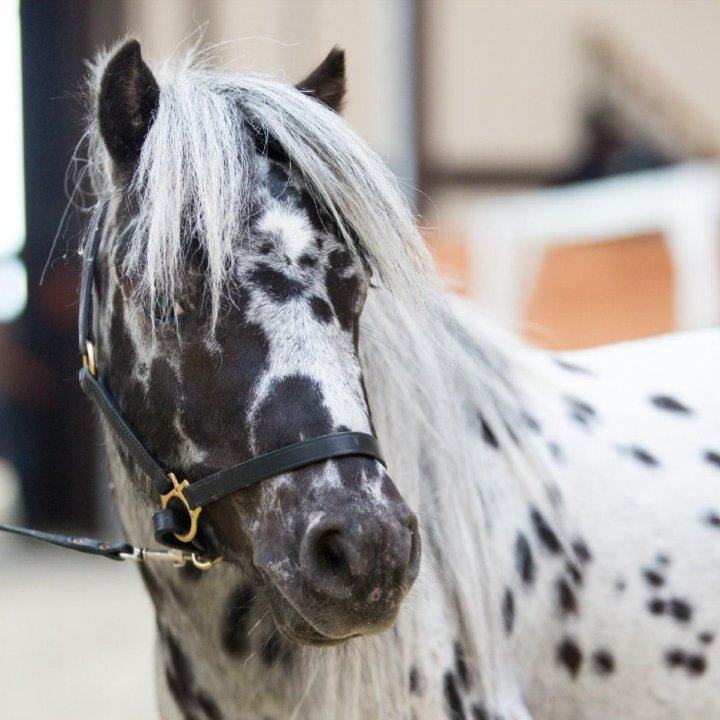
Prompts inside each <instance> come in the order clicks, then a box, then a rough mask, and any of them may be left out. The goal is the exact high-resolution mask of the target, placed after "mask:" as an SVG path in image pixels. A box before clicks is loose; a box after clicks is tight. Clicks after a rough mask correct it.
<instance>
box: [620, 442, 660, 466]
mask: <svg viewBox="0 0 720 720" xmlns="http://www.w3.org/2000/svg"><path fill="white" fill-rule="evenodd" d="M627 453H628V455H630V457H631V458H633V459H634V460H637V461H638V462H640V463H642V464H643V465H647V466H648V467H657V466H658V465H659V464H660V463H659V461H658V459H657V458H656V457H655V456H654V455H652V454H651V453H649V452H648V451H647V450H645V449H644V448H641V447H637V446H632V447H629V448H628V449H627Z"/></svg>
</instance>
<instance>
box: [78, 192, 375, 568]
mask: <svg viewBox="0 0 720 720" xmlns="http://www.w3.org/2000/svg"><path fill="white" fill-rule="evenodd" d="M106 213H107V203H105V205H104V206H103V207H102V209H101V210H100V211H98V212H96V214H95V221H94V226H93V227H92V229H91V232H90V240H89V242H88V244H87V245H86V248H85V252H84V257H83V266H82V278H81V286H80V315H79V341H80V352H81V354H82V358H83V367H82V369H81V370H80V386H81V387H82V389H83V391H84V392H85V394H86V395H88V397H90V399H91V400H92V401H93V402H94V403H95V405H96V406H97V408H98V409H99V410H100V412H101V413H102V415H103V416H104V417H105V419H106V420H107V422H108V424H109V425H110V427H111V428H112V429H113V430H114V431H115V434H116V435H117V437H118V439H119V440H120V442H121V443H122V445H123V447H124V448H125V450H127V452H128V453H129V454H130V455H131V457H132V458H133V459H134V460H135V462H136V463H137V465H138V466H139V467H140V469H141V470H142V471H143V472H144V473H145V474H146V475H147V476H148V477H149V479H150V480H151V482H152V485H153V487H154V488H155V490H156V491H157V493H158V495H159V501H160V505H161V509H159V510H157V511H156V512H155V513H154V514H153V526H154V534H155V539H156V540H157V541H158V542H159V543H162V544H163V545H167V546H168V547H171V548H176V549H180V550H184V551H187V552H193V551H194V553H195V555H194V556H193V562H195V558H200V557H205V555H206V551H205V548H204V547H203V546H202V543H201V542H200V540H199V537H198V534H197V533H198V518H199V516H200V513H201V512H202V509H203V508H204V507H205V506H206V505H208V504H210V503H213V502H215V501H217V500H220V499H222V498H224V497H227V496H228V495H231V494H232V493H234V492H236V491H238V490H242V489H244V488H248V487H251V486H253V485H257V484H258V483H260V482H262V481H263V480H267V479H268V478H271V477H275V476H277V475H281V474H282V473H286V472H291V471H293V470H297V469H299V468H303V467H306V466H308V465H312V464H315V463H319V462H322V461H324V460H330V459H333V458H339V457H344V456H348V455H361V456H365V457H370V458H374V459H375V460H378V461H379V462H380V463H382V464H383V465H385V461H384V460H383V457H382V453H381V451H380V446H379V444H378V441H377V438H375V437H374V436H372V435H368V434H367V433H362V432H351V431H348V432H337V433H332V434H330V435H323V436H320V437H314V438H310V439H308V440H303V441H301V442H298V443H295V444H293V445H288V446H285V447H282V448H279V449H277V450H273V451H271V452H268V453H265V454H263V455H259V456H257V457H255V458H252V459H250V460H247V461H245V462H242V463H239V464H237V465H234V466H232V467H230V468H226V469H224V470H220V471H218V472H216V473H213V474H211V475H206V476H205V477H202V478H198V479H196V480H194V481H192V482H191V481H190V480H187V479H184V480H182V481H179V480H178V479H177V477H176V475H175V473H173V472H171V471H170V470H169V469H167V468H165V467H164V466H163V465H161V464H160V463H159V462H158V460H156V459H155V458H154V457H153V456H152V455H151V453H150V452H149V451H148V450H147V448H146V447H145V446H144V445H143V443H142V441H141V440H140V439H139V438H138V436H137V434H136V433H135V431H134V430H133V429H132V427H131V425H130V424H129V423H128V421H127V420H126V419H125V417H124V415H123V414H122V411H121V410H120V408H119V407H118V406H117V404H116V403H115V400H114V399H113V397H112V395H111V394H110V392H109V390H108V389H107V387H106V386H105V384H104V383H103V381H102V376H101V374H100V373H99V370H98V365H97V352H96V343H95V337H94V333H93V284H94V276H95V263H96V259H97V256H98V252H99V248H100V242H101V239H102V234H103V227H104V220H105V215H106ZM216 560H219V559H216ZM214 562H215V561H209V563H210V564H214ZM196 564H197V563H196ZM202 564H203V563H200V565H202ZM206 564H207V563H206Z"/></svg>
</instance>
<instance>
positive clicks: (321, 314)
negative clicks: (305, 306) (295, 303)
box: [310, 295, 333, 323]
mask: <svg viewBox="0 0 720 720" xmlns="http://www.w3.org/2000/svg"><path fill="white" fill-rule="evenodd" d="M310 309H311V310H312V312H313V315H315V317H316V318H317V319H318V320H319V321H320V322H321V323H331V322H332V321H333V311H332V308H331V307H330V305H328V304H327V303H326V302H325V301H324V300H323V299H322V298H321V297H318V296H317V295H313V296H312V297H311V298H310Z"/></svg>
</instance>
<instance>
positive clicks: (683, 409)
mask: <svg viewBox="0 0 720 720" xmlns="http://www.w3.org/2000/svg"><path fill="white" fill-rule="evenodd" d="M650 402H651V403H652V404H653V405H654V406H655V407H656V408H659V409H660V410H667V411H668V412H674V413H678V414H680V415H691V414H692V410H690V408H689V407H687V406H686V405H683V404H682V403H681V402H679V401H678V400H676V399H675V398H673V397H670V396H669V395H653V396H652V397H651V398H650Z"/></svg>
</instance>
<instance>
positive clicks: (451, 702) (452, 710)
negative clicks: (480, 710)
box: [443, 672, 466, 720]
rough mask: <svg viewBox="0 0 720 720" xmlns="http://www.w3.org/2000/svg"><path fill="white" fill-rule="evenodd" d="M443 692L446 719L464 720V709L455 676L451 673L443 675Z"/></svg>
mask: <svg viewBox="0 0 720 720" xmlns="http://www.w3.org/2000/svg"><path fill="white" fill-rule="evenodd" d="M443 685H444V691H445V702H446V703H447V709H448V718H449V719H450V720H466V715H465V709H464V707H463V702H462V698H461V697H460V693H459V692H458V689H457V684H456V683H455V676H454V675H453V674H452V673H451V672H447V673H445V681H444V683H443Z"/></svg>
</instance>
